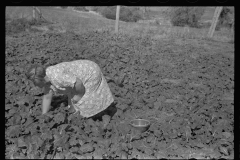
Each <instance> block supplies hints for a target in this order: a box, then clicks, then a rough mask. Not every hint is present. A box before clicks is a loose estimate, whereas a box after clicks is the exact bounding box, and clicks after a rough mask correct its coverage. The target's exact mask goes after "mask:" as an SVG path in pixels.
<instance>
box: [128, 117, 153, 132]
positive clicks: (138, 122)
mask: <svg viewBox="0 0 240 160" xmlns="http://www.w3.org/2000/svg"><path fill="white" fill-rule="evenodd" d="M130 124H131V126H133V127H134V128H135V129H136V130H138V131H140V132H141V133H143V132H145V131H147V130H148V129H149V127H150V121H148V120H146V119H133V120H131V121H130Z"/></svg>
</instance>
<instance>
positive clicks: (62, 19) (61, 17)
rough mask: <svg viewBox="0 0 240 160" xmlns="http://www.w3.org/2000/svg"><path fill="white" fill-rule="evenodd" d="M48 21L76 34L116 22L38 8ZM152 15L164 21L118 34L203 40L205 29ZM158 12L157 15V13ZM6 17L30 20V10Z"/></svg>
mask: <svg viewBox="0 0 240 160" xmlns="http://www.w3.org/2000/svg"><path fill="white" fill-rule="evenodd" d="M39 8H40V9H41V11H42V13H43V15H44V17H45V18H46V19H47V20H50V21H53V22H56V23H57V24H56V25H55V26H57V25H58V27H60V28H62V29H63V30H66V31H74V32H76V33H81V32H85V31H88V30H110V31H114V27H115V21H114V20H109V19H106V18H104V17H102V16H99V15H95V14H92V13H88V12H76V11H73V10H72V9H71V8H70V9H61V8H55V7H39ZM154 8H155V9H154V13H156V15H157V16H158V18H163V22H162V23H161V25H159V24H158V25H157V23H155V24H154V23H153V24H149V23H146V24H144V23H126V22H120V23H119V31H120V32H122V33H126V34H132V35H139V36H144V35H148V36H151V37H153V38H156V39H159V38H201V39H202V38H203V39H204V38H206V35H207V32H208V28H202V29H196V28H184V27H173V26H171V25H167V24H166V23H165V21H166V20H165V19H164V17H161V14H160V13H161V12H162V10H161V9H165V10H166V7H163V8H160V7H159V8H157V7H154ZM157 13H159V14H157ZM213 13H214V8H213V7H208V8H207V9H206V12H205V14H204V15H203V20H210V19H211V17H212V15H213ZM6 15H7V16H8V17H10V18H16V17H19V16H20V15H22V16H24V17H27V18H31V15H32V8H31V7H7V8H6ZM164 20H165V21H164ZM233 34H234V33H231V32H230V31H229V30H227V29H222V30H220V31H216V32H215V34H214V37H213V39H215V40H218V41H231V40H232V39H233Z"/></svg>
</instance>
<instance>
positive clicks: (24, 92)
mask: <svg viewBox="0 0 240 160" xmlns="http://www.w3.org/2000/svg"><path fill="white" fill-rule="evenodd" d="M39 8H40V9H41V10H42V13H43V15H44V17H45V18H46V19H47V20H49V21H52V22H54V23H51V24H49V23H48V24H46V23H45V24H42V23H40V24H37V23H32V24H33V25H30V26H28V21H26V20H25V19H24V18H22V19H16V20H14V21H12V20H11V18H19V17H25V18H29V19H30V18H31V15H32V8H31V7H7V8H6V13H7V14H6V19H5V22H6V46H5V48H6V49H5V57H6V59H5V68H6V71H5V146H6V149H5V159H64V158H65V159H92V158H95V159H102V158H104V159H133V158H135V159H162V158H166V159H190V158H195V159H220V158H223V159H234V158H233V157H234V52H235V51H234V43H232V42H234V41H232V40H233V39H232V37H233V33H231V32H230V30H227V29H221V30H219V31H216V32H215V34H214V37H213V39H209V38H206V33H207V32H208V28H202V29H196V28H186V27H185V28H184V27H173V26H172V25H171V24H170V23H169V20H168V18H167V16H164V14H163V13H164V12H165V11H167V10H168V9H169V8H167V7H162V8H157V7H154V8H151V12H150V16H149V17H148V19H146V20H144V21H140V22H138V23H125V22H120V34H118V35H116V34H113V33H112V32H113V31H114V25H115V21H114V20H108V19H106V18H103V17H102V16H100V15H98V14H96V13H86V12H76V11H73V10H72V9H71V8H68V9H61V8H54V7H39ZM213 12H214V9H213V8H207V9H206V12H205V15H204V16H203V18H202V21H211V18H212V15H213ZM13 22H14V23H13ZM15 22H16V23H15ZM22 22H24V23H22ZM29 22H32V21H29ZM156 22H157V23H156ZM19 24H20V25H19ZM19 26H20V27H19ZM30 27H35V30H34V28H33V29H31V28H30ZM11 29H12V30H11ZM188 29H189V31H188ZM9 30H10V31H13V32H9ZM87 31H89V32H87ZM60 32H62V33H60ZM74 32H75V33H74ZM8 33H11V34H8ZM76 33H77V34H76ZM124 33H126V34H124ZM77 59H88V60H91V61H94V62H96V63H97V64H98V65H99V67H100V68H101V71H102V73H103V75H104V76H108V77H110V79H111V80H108V82H107V83H108V85H109V88H110V90H111V92H112V94H113V96H114V101H115V102H116V105H115V107H114V106H113V107H108V108H107V109H106V110H104V112H102V113H103V114H96V115H95V116H96V117H95V118H88V119H86V118H83V117H82V116H80V115H79V114H73V113H74V112H75V111H74V110H72V109H68V107H67V106H68V105H69V103H68V99H67V97H66V96H60V95H59V96H54V98H53V100H52V103H51V106H52V107H51V109H50V111H49V112H48V113H47V114H44V115H42V111H41V108H42V95H43V94H44V93H43V91H42V90H41V89H39V88H38V87H36V86H35V85H34V84H33V83H32V82H31V81H30V80H29V79H27V77H26V74H27V72H28V70H29V68H30V66H31V65H32V64H38V65H41V66H45V67H48V66H52V65H55V64H58V63H61V62H69V61H73V60H77ZM85 111H86V112H88V111H89V110H88V111H87V110H85ZM93 111H96V110H93ZM90 112H91V111H90ZM109 113H111V115H110V114H109ZM112 113H113V114H112ZM137 118H143V119H147V120H149V121H150V122H151V125H150V127H149V129H148V130H147V131H146V132H143V133H139V132H138V131H137V130H135V129H134V127H132V126H131V125H130V121H131V120H133V119H137Z"/></svg>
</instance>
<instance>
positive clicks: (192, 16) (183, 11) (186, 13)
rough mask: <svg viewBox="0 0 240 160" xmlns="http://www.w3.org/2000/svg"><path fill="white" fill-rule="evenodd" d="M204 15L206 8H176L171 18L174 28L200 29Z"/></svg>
mask: <svg viewBox="0 0 240 160" xmlns="http://www.w3.org/2000/svg"><path fill="white" fill-rule="evenodd" d="M203 14H204V7H174V8H173V10H172V11H171V15H170V18H171V23H172V25H173V26H186V25H187V26H190V27H199V21H200V19H201V17H202V15H203Z"/></svg>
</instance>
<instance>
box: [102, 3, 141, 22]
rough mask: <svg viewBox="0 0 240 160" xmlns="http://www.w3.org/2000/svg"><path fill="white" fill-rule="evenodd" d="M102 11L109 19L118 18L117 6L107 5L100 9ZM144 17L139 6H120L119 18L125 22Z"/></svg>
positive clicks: (135, 20)
mask: <svg viewBox="0 0 240 160" xmlns="http://www.w3.org/2000/svg"><path fill="white" fill-rule="evenodd" d="M100 13H101V14H102V15H103V16H104V17H106V18H108V19H113V20H115V19H116V6H112V7H105V8H102V10H100ZM140 19H142V15H141V11H140V10H139V8H138V7H124V6H121V8H120V15H119V20H121V21H125V22H137V21H138V20H140Z"/></svg>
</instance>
